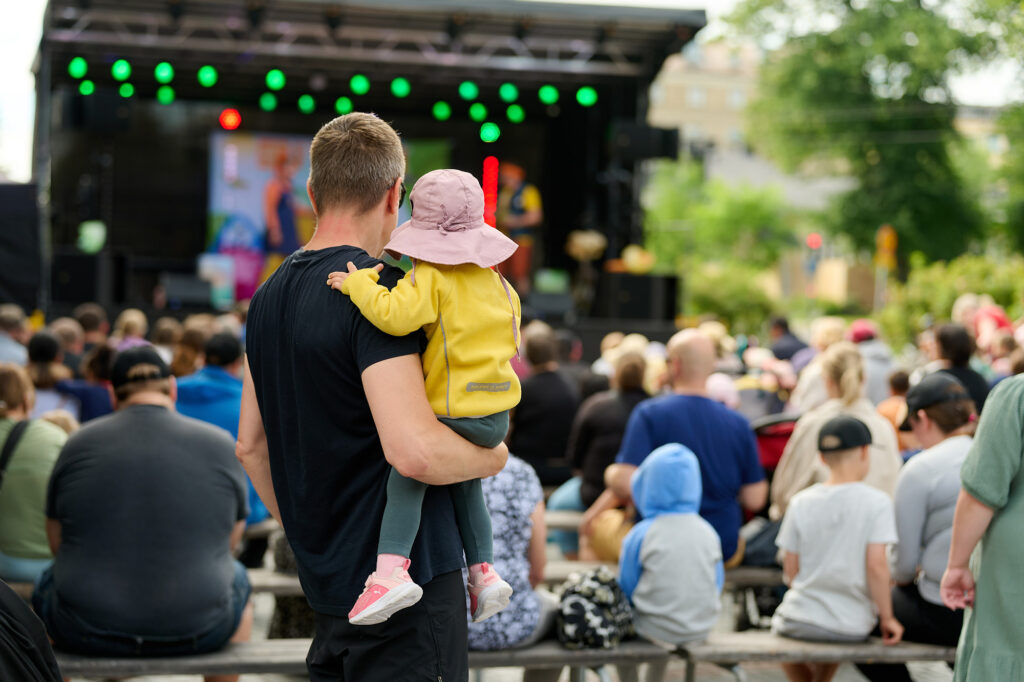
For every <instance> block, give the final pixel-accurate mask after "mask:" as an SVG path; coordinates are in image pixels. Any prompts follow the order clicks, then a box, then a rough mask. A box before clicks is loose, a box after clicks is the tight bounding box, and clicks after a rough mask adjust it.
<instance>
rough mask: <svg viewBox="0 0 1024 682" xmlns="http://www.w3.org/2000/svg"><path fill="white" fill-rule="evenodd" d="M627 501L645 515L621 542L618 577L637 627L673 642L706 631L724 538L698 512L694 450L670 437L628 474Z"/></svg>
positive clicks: (720, 576)
mask: <svg viewBox="0 0 1024 682" xmlns="http://www.w3.org/2000/svg"><path fill="white" fill-rule="evenodd" d="M632 491H633V502H634V504H635V505H636V508H637V511H638V512H639V513H640V515H641V516H642V517H643V521H641V522H640V523H638V524H637V525H636V526H634V527H633V529H632V530H631V531H630V532H629V534H628V535H627V536H626V539H625V540H624V541H623V543H622V555H621V558H620V559H619V583H620V584H621V585H622V589H623V591H625V593H626V596H627V597H629V600H630V602H631V603H632V604H633V609H634V623H635V625H636V630H637V632H638V633H640V634H641V635H643V636H644V637H647V638H649V639H654V640H658V641H661V642H665V643H668V644H672V645H677V644H682V643H684V642H694V641H699V640H702V639H705V638H706V637H707V636H708V633H709V632H710V631H711V628H712V626H713V625H714V624H715V621H716V620H717V619H718V611H719V608H720V601H719V595H720V594H721V591H722V584H723V582H724V581H725V570H724V568H723V566H722V543H721V541H720V540H719V538H718V533H716V532H715V529H714V528H713V527H712V526H711V524H709V523H708V522H707V521H705V520H704V519H702V518H701V517H700V514H698V510H699V509H700V498H701V495H702V493H703V486H702V483H701V476H700V464H699V463H698V461H697V456H696V455H694V454H693V452H692V451H691V450H690V449H689V448H687V447H686V446H684V445H680V444H679V443H669V444H667V445H662V446H661V447H660V448H658V449H657V450H655V451H654V452H652V453H651V454H650V455H649V456H648V457H647V458H646V459H645V460H644V461H643V464H641V465H640V467H639V468H638V469H637V470H636V473H634V474H633V480H632Z"/></svg>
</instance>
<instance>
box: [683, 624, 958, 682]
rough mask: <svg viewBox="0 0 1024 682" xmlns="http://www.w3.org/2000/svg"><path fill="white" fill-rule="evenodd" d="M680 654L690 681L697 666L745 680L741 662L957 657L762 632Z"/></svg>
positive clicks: (925, 648) (930, 649)
mask: <svg viewBox="0 0 1024 682" xmlns="http://www.w3.org/2000/svg"><path fill="white" fill-rule="evenodd" d="M678 653H679V654H680V655H681V656H682V657H683V658H684V659H686V680H687V682H693V681H694V680H696V679H697V678H696V675H697V664H698V663H714V664H716V665H720V666H722V667H724V668H728V669H729V670H730V671H731V672H732V673H733V676H734V677H735V678H736V679H737V680H745V679H746V676H745V674H744V673H743V671H742V669H740V667H739V664H740V663H748V662H762V663H763V662H771V663H797V662H801V661H805V662H808V663H910V662H914V661H947V662H948V661H953V660H954V659H955V658H956V648H955V647H943V646H934V645H931V644H916V643H913V642H903V643H901V644H897V645H896V646H886V645H885V644H882V640H880V639H875V638H872V639H870V640H868V641H867V642H864V643H859V644H832V643H825V642H805V641H803V640H797V639H787V638H785V637H776V636H775V635H773V634H771V633H770V632H765V631H759V630H749V631H747V632H727V633H720V634H712V635H711V637H710V638H708V640H707V641H705V642H701V643H699V644H690V645H685V646H683V647H681V648H680V649H679V652H678Z"/></svg>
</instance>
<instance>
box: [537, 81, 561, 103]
mask: <svg viewBox="0 0 1024 682" xmlns="http://www.w3.org/2000/svg"><path fill="white" fill-rule="evenodd" d="M537 97H539V98H540V101H541V102H543V103H544V104H548V105H551V104H555V103H556V102H557V101H558V88H556V87H555V86H554V85H542V86H540V90H538V91H537Z"/></svg>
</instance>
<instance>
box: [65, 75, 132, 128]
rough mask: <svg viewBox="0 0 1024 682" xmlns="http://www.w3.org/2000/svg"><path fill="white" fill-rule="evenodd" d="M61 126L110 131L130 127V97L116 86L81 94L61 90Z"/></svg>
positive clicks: (67, 89) (69, 90)
mask: <svg viewBox="0 0 1024 682" xmlns="http://www.w3.org/2000/svg"><path fill="white" fill-rule="evenodd" d="M62 99H63V107H62V109H61V126H62V128H63V129H64V130H82V131H85V132H89V133H98V134H101V135H110V134H113V133H121V132H124V131H126V130H128V128H129V127H130V118H131V100H130V99H125V98H124V97H121V96H120V95H119V94H118V92H117V91H116V90H114V89H113V88H107V87H99V88H96V91H95V92H93V93H92V94H91V95H80V94H79V93H78V92H76V91H74V90H71V89H70V88H65V89H64V90H63V93H62Z"/></svg>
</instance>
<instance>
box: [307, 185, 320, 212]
mask: <svg viewBox="0 0 1024 682" xmlns="http://www.w3.org/2000/svg"><path fill="white" fill-rule="evenodd" d="M306 196H308V197H309V205H310V206H312V207H313V215H319V211H317V209H316V199H314V198H313V187H312V186H311V185H310V184H309V178H306Z"/></svg>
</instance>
